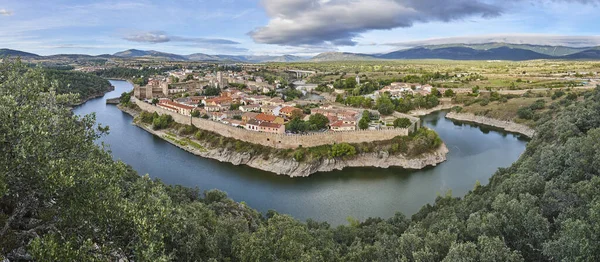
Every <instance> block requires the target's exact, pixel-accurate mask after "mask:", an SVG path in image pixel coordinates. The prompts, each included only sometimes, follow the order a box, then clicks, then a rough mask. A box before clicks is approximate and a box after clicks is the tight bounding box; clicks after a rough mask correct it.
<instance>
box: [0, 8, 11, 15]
mask: <svg viewBox="0 0 600 262" xmlns="http://www.w3.org/2000/svg"><path fill="white" fill-rule="evenodd" d="M0 15H3V16H11V15H13V12H12V11H10V10H6V9H0Z"/></svg>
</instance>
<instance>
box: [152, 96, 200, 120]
mask: <svg viewBox="0 0 600 262" xmlns="http://www.w3.org/2000/svg"><path fill="white" fill-rule="evenodd" d="M158 107H160V108H162V109H165V110H168V111H172V112H176V113H179V114H182V115H185V116H191V115H192V110H194V109H195V108H196V107H194V106H188V105H184V104H180V103H177V102H173V101H170V100H167V99H163V100H160V101H159V102H158Z"/></svg>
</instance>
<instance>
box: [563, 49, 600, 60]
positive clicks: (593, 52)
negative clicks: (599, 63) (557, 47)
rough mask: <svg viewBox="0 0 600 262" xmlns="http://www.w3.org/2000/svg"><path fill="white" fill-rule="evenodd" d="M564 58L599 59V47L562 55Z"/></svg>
mask: <svg viewBox="0 0 600 262" xmlns="http://www.w3.org/2000/svg"><path fill="white" fill-rule="evenodd" d="M564 58H565V59H600V47H596V48H592V49H588V50H585V51H581V52H579V53H575V54H571V55H568V56H565V57H564Z"/></svg>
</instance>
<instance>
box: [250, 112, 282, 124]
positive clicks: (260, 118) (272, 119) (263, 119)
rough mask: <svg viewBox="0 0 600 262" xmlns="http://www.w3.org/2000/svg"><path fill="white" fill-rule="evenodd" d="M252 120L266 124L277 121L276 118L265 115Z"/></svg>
mask: <svg viewBox="0 0 600 262" xmlns="http://www.w3.org/2000/svg"><path fill="white" fill-rule="evenodd" d="M254 118H255V119H256V120H259V121H267V122H273V121H275V119H277V117H276V116H272V115H267V114H265V113H260V114H258V115H257V116H256V117H254Z"/></svg>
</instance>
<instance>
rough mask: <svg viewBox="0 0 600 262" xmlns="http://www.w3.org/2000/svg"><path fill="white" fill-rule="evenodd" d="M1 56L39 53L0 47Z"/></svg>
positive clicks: (31, 55)
mask: <svg viewBox="0 0 600 262" xmlns="http://www.w3.org/2000/svg"><path fill="white" fill-rule="evenodd" d="M2 56H10V57H39V55H36V54H33V53H27V52H23V51H19V50H13V49H6V48H2V49H0V57H2Z"/></svg>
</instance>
